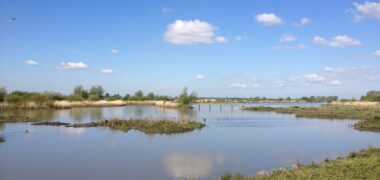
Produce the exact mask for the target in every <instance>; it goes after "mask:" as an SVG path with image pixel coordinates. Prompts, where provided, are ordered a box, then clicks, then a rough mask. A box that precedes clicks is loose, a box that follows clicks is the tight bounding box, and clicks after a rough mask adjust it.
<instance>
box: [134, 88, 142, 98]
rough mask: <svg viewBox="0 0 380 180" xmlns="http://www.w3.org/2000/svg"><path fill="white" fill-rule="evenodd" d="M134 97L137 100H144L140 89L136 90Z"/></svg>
mask: <svg viewBox="0 0 380 180" xmlns="http://www.w3.org/2000/svg"><path fill="white" fill-rule="evenodd" d="M134 99H135V100H138V101H141V100H144V93H143V92H142V91H141V90H138V91H136V92H135V97H134Z"/></svg>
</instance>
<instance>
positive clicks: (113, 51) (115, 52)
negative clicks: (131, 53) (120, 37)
mask: <svg viewBox="0 0 380 180" xmlns="http://www.w3.org/2000/svg"><path fill="white" fill-rule="evenodd" d="M111 52H112V53H113V54H119V51H118V50H117V49H112V50H111Z"/></svg>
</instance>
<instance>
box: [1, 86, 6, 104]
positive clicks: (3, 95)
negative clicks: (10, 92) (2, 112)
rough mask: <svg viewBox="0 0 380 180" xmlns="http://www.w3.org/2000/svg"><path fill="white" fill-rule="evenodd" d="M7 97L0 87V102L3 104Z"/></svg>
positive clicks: (4, 90) (3, 89)
mask: <svg viewBox="0 0 380 180" xmlns="http://www.w3.org/2000/svg"><path fill="white" fill-rule="evenodd" d="M5 96H7V90H6V89H5V88H4V87H0V102H3V101H4V99H5Z"/></svg>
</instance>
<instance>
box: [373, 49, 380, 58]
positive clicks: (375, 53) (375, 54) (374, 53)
mask: <svg viewBox="0 0 380 180" xmlns="http://www.w3.org/2000/svg"><path fill="white" fill-rule="evenodd" d="M373 55H374V56H375V57H378V58H380V49H379V50H377V51H375V52H373Z"/></svg>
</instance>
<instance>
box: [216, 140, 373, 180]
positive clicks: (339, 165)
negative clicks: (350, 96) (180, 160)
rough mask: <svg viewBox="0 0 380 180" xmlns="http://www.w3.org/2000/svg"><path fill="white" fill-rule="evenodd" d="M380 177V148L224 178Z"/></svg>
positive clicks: (242, 179) (226, 175)
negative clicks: (321, 160) (319, 161)
mask: <svg viewBox="0 0 380 180" xmlns="http://www.w3.org/2000/svg"><path fill="white" fill-rule="evenodd" d="M378 177H380V148H371V147H369V148H368V149H366V150H361V151H358V152H352V153H350V154H349V155H348V156H347V157H344V158H342V157H339V158H337V159H336V160H328V159H326V160H325V162H323V163H320V164H316V163H310V164H306V165H302V164H297V166H296V167H294V168H291V167H289V168H286V169H283V168H281V169H276V170H273V171H271V172H269V173H265V172H261V173H258V175H257V176H254V177H246V176H242V175H231V174H225V175H223V176H222V177H221V179H222V180H251V179H252V180H264V179H268V180H270V179H284V180H285V179H378Z"/></svg>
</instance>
